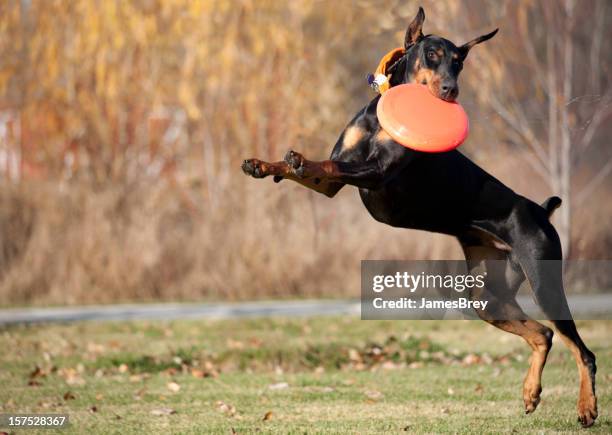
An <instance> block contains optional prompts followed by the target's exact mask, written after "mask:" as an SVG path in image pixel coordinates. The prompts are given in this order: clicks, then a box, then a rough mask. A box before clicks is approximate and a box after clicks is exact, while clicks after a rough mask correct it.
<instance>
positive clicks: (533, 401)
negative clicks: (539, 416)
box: [523, 384, 542, 414]
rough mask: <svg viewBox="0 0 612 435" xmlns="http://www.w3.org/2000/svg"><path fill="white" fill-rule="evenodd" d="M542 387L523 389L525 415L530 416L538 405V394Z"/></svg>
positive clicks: (526, 387) (534, 386)
mask: <svg viewBox="0 0 612 435" xmlns="http://www.w3.org/2000/svg"><path fill="white" fill-rule="evenodd" d="M541 393H542V387H541V386H540V385H533V386H528V384H527V385H525V387H524V389H523V402H524V403H525V414H531V413H532V412H533V411H535V410H536V408H537V407H538V405H539V404H540V394H541Z"/></svg>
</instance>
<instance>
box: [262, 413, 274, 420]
mask: <svg viewBox="0 0 612 435" xmlns="http://www.w3.org/2000/svg"><path fill="white" fill-rule="evenodd" d="M271 419H272V411H268V412H266V413H265V414H264V416H263V418H262V419H261V420H262V421H268V420H271Z"/></svg>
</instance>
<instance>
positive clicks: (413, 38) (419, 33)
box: [404, 7, 425, 50]
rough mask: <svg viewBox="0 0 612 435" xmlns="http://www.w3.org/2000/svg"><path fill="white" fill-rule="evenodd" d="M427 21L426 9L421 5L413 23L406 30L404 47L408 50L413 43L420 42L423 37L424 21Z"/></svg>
mask: <svg viewBox="0 0 612 435" xmlns="http://www.w3.org/2000/svg"><path fill="white" fill-rule="evenodd" d="M424 22H425V11H424V10H423V8H421V7H419V12H418V13H417V14H416V17H414V20H412V23H410V24H409V25H408V30H406V37H405V38H404V48H405V49H406V50H408V48H410V47H411V46H412V45H414V44H416V43H417V42H419V40H420V39H421V38H423V23H424Z"/></svg>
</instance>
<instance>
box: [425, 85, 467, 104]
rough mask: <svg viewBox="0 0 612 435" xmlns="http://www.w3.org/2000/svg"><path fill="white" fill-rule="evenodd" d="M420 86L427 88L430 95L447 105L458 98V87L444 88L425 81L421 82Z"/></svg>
mask: <svg viewBox="0 0 612 435" xmlns="http://www.w3.org/2000/svg"><path fill="white" fill-rule="evenodd" d="M421 84H422V85H425V86H427V89H429V92H430V93H431V95H433V96H434V97H436V98H439V99H440V100H443V101H446V102H449V103H454V102H455V101H456V100H457V97H458V96H459V87H458V86H444V85H440V84H437V83H430V82H428V81H426V80H422V81H421Z"/></svg>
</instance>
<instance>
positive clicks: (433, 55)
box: [427, 50, 436, 60]
mask: <svg viewBox="0 0 612 435" xmlns="http://www.w3.org/2000/svg"><path fill="white" fill-rule="evenodd" d="M435 58H436V52H435V51H433V50H429V51H428V52H427V59H429V60H434V59H435Z"/></svg>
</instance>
